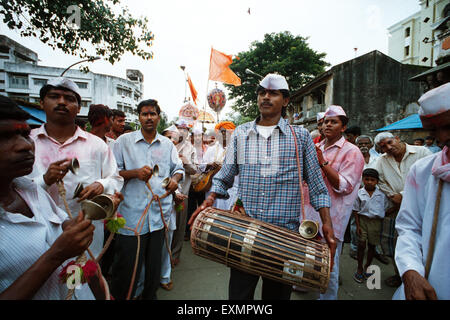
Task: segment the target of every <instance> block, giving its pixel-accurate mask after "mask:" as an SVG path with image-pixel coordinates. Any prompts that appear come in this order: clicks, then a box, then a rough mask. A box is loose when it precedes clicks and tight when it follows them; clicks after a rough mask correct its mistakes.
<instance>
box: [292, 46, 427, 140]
mask: <svg viewBox="0 0 450 320" xmlns="http://www.w3.org/2000/svg"><path fill="white" fill-rule="evenodd" d="M427 69H429V67H423V66H414V65H409V64H402V63H400V62H398V61H396V60H394V59H392V58H390V57H388V56H386V55H385V54H383V53H381V52H379V51H376V50H375V51H372V52H369V53H367V54H365V55H362V56H360V57H357V58H355V59H352V60H349V61H346V62H344V63H341V64H339V65H336V66H334V67H332V68H331V69H330V70H328V71H326V72H324V73H322V74H320V75H319V76H317V77H316V78H315V79H313V80H312V81H311V82H309V83H308V84H306V85H305V86H303V87H302V88H300V89H299V90H297V91H296V92H293V93H292V94H291V107H290V110H289V111H290V113H291V114H292V113H299V114H301V115H302V117H301V118H300V121H297V122H296V124H300V125H303V126H304V127H305V128H307V129H308V130H313V129H315V128H316V115H317V113H318V112H323V111H325V110H326V108H327V107H328V106H330V105H332V104H336V105H340V106H342V107H343V108H344V110H345V112H346V113H347V115H348V116H349V118H350V122H349V124H348V125H349V126H353V125H356V126H359V127H360V128H361V130H362V132H364V133H366V134H367V133H370V132H371V131H373V130H376V129H378V128H382V127H384V126H386V125H388V124H391V123H393V122H396V121H398V120H400V119H402V118H404V117H406V116H408V115H411V114H413V113H416V112H417V110H418V108H419V106H418V104H417V100H418V99H419V97H420V96H421V95H422V93H423V92H424V89H425V88H424V86H423V85H422V84H421V83H419V82H412V81H409V79H410V78H411V77H412V76H414V75H416V74H418V73H420V72H424V71H425V70H427Z"/></svg>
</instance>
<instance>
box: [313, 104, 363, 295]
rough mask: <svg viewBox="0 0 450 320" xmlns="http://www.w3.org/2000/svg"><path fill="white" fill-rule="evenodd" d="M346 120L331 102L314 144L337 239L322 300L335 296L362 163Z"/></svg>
mask: <svg viewBox="0 0 450 320" xmlns="http://www.w3.org/2000/svg"><path fill="white" fill-rule="evenodd" d="M348 120H349V119H348V117H347V115H346V113H345V111H344V110H343V109H342V107H341V106H335V105H332V106H330V107H329V108H328V109H327V111H326V112H325V118H324V122H323V127H322V130H323V133H324V137H325V138H324V139H323V140H322V141H321V142H320V143H319V145H318V146H317V145H316V150H317V157H318V159H319V164H320V167H321V168H322V172H323V174H324V176H325V183H326V185H327V188H328V192H329V193H330V197H331V208H330V215H331V219H332V221H333V228H334V232H335V236H336V239H337V252H336V256H335V260H334V264H335V267H334V269H333V270H332V272H331V275H330V282H329V284H328V290H327V292H326V293H325V294H321V295H320V299H321V300H336V299H337V294H338V289H339V281H338V279H339V257H340V253H341V250H342V243H343V241H344V233H345V230H346V229H347V225H348V222H349V219H350V216H351V214H352V208H353V203H354V201H355V199H356V197H357V195H358V189H359V187H360V184H361V176H362V171H363V167H364V159H363V156H362V155H361V152H360V151H359V149H358V148H357V147H356V146H355V145H354V144H352V143H350V142H348V141H347V140H346V139H345V138H344V136H343V133H344V132H345V129H346V127H347V123H348ZM307 212H308V213H310V214H311V213H312V215H311V216H310V219H311V220H317V213H316V214H314V211H310V210H308V211H307Z"/></svg>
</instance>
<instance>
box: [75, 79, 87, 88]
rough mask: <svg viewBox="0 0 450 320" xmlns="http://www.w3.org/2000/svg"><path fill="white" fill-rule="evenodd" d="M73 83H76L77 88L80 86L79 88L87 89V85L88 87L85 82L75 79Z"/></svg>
mask: <svg viewBox="0 0 450 320" xmlns="http://www.w3.org/2000/svg"><path fill="white" fill-rule="evenodd" d="M75 83H76V84H77V86H78V88H80V89H87V87H88V84H87V82H77V81H75Z"/></svg>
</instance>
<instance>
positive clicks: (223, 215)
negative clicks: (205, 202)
mask: <svg viewBox="0 0 450 320" xmlns="http://www.w3.org/2000/svg"><path fill="white" fill-rule="evenodd" d="M191 245H192V249H193V250H194V253H195V254H196V255H198V256H201V257H204V258H206V259H209V260H213V261H216V262H219V263H222V264H225V265H227V266H230V267H233V268H236V269H239V270H242V271H245V272H248V273H251V274H255V275H260V276H263V277H265V278H270V279H272V280H275V281H279V282H283V283H286V284H291V285H297V286H300V287H303V288H307V289H312V290H316V291H320V292H321V293H324V292H325V291H326V289H327V286H328V280H329V278H330V264H329V263H330V251H329V248H328V246H327V245H326V244H324V243H321V242H319V241H316V240H308V239H304V238H302V237H301V236H300V234H298V233H296V232H293V231H290V230H288V229H284V228H281V227H278V226H274V225H271V224H268V223H265V222H262V221H259V220H256V219H253V218H250V217H248V216H239V215H236V214H232V213H231V212H229V211H223V210H219V209H216V208H207V209H205V210H203V211H202V212H200V213H199V215H198V216H197V218H196V219H195V221H194V224H193V228H192V232H191Z"/></svg>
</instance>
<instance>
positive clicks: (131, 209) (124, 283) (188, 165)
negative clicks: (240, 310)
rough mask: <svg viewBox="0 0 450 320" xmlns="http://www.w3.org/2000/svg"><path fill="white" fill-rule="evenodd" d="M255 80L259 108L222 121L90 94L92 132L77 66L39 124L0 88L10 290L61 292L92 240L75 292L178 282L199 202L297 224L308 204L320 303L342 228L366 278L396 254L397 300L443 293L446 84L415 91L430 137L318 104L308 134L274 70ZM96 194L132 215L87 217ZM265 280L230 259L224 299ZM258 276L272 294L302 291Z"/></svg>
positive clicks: (448, 240) (45, 105)
mask: <svg viewBox="0 0 450 320" xmlns="http://www.w3.org/2000/svg"><path fill="white" fill-rule="evenodd" d="M255 89H256V102H257V105H258V108H259V113H260V114H259V116H258V117H257V118H256V119H255V120H254V121H251V122H248V123H245V124H243V125H240V126H238V127H236V126H235V125H234V124H233V123H232V122H229V121H223V122H220V123H218V124H217V125H216V126H215V128H214V129H213V130H207V131H206V132H205V131H202V130H199V129H198V128H194V129H192V128H190V127H189V126H188V123H187V122H185V121H183V120H178V121H176V122H175V123H174V124H173V125H171V126H169V127H168V128H165V129H164V131H163V132H162V133H161V134H160V133H158V131H157V127H158V124H159V122H160V117H161V111H162V110H161V107H160V106H159V104H158V101H156V100H153V99H148V100H143V101H141V102H140V103H139V104H138V106H137V112H138V115H139V121H140V129H138V130H132V129H131V128H127V127H126V124H125V121H126V117H125V114H124V113H123V112H121V111H118V110H111V109H110V108H108V107H107V106H105V105H102V104H94V105H91V106H90V108H89V113H88V121H89V127H90V128H89V130H87V129H86V126H85V124H84V123H81V122H79V120H78V118H77V114H78V113H79V111H80V104H81V95H80V91H79V88H78V87H77V85H76V84H75V83H74V82H72V81H71V80H69V79H67V78H56V79H52V80H50V81H49V82H48V84H46V85H45V86H44V87H42V89H41V91H40V104H41V107H42V109H43V110H44V111H45V113H46V116H47V120H46V123H45V124H44V125H42V126H40V127H38V128H35V129H33V130H31V128H30V127H29V126H28V124H27V122H26V121H27V119H28V118H29V115H28V114H27V113H26V112H25V111H23V110H22V109H21V108H19V107H18V106H17V105H16V104H15V103H14V102H13V101H12V100H10V99H8V98H6V97H3V96H0V116H1V117H0V131H1V135H0V175H2V179H1V188H2V191H3V192H1V193H0V227H1V228H0V230H1V238H0V239H1V240H0V241H1V242H0V298H1V299H65V298H67V297H68V295H67V292H68V289H69V288H68V287H69V283H68V282H67V281H66V282H64V281H63V280H62V279H66V278H64V277H61V274H63V273H64V272H67V271H66V269H67V262H68V261H71V260H74V259H75V258H76V257H79V256H80V255H81V254H82V253H83V252H85V251H86V250H88V252H89V254H92V257H91V258H92V259H93V260H94V263H95V264H96V266H97V268H96V271H95V272H93V273H92V275H91V276H90V278H89V281H87V282H86V283H83V284H81V285H80V286H78V287H77V289H75V294H74V295H73V296H70V297H71V298H72V299H105V298H109V297H112V298H114V299H152V300H154V299H157V290H158V289H159V288H163V289H165V290H171V289H172V287H173V285H174V284H173V282H172V280H171V273H172V268H173V267H175V266H176V265H177V264H178V263H179V261H180V259H181V258H182V255H181V251H182V246H183V241H184V240H186V239H187V238H189V235H190V228H191V226H192V223H193V221H194V220H195V218H196V217H197V216H198V214H199V213H200V212H201V211H202V210H204V209H205V208H207V207H211V206H212V207H216V208H219V209H223V210H232V208H234V207H235V203H237V202H238V201H239V202H240V203H241V204H242V205H241V206H240V207H242V208H243V211H244V214H246V215H248V216H249V217H251V218H254V219H258V220H261V221H263V222H265V223H270V224H273V225H276V226H280V227H283V228H286V229H289V230H292V231H294V232H298V229H299V225H300V223H301V221H302V210H303V211H304V212H305V217H306V219H309V220H313V221H316V222H318V224H319V229H320V236H319V237H318V238H317V239H318V241H322V242H324V243H326V244H327V245H328V247H329V248H330V252H331V257H332V259H331V266H330V269H331V273H330V278H329V283H328V289H327V291H326V292H325V293H322V294H320V297H319V299H321V300H336V299H337V298H338V289H339V261H340V256H341V253H342V247H343V244H344V242H346V238H349V240H350V245H351V250H350V255H351V256H352V257H354V258H355V259H356V260H357V264H356V265H355V273H354V276H353V278H354V279H355V281H357V282H360V283H361V282H363V281H365V280H366V279H368V278H369V277H370V276H371V274H370V272H368V267H369V266H370V265H371V263H372V259H373V258H376V259H379V260H380V261H382V262H383V263H388V259H387V258H386V257H390V258H392V262H393V266H394V268H393V273H394V275H393V276H392V277H390V278H389V279H387V281H386V283H387V284H388V285H389V286H392V287H399V289H398V290H397V292H396V294H395V296H394V298H400V299H405V298H406V299H435V298H439V299H449V298H450V290H449V289H448V288H449V286H448V285H449V284H450V274H449V272H448V271H447V270H448V267H449V263H448V258H447V255H446V251H445V250H446V249H447V248H448V247H449V245H450V236H448V233H445V229H444V228H445V226H446V225H448V223H449V221H450V220H449V219H450V216H449V213H450V208H449V205H450V204H449V203H450V202H449V201H448V199H450V197H449V196H448V193H449V192H450V191H449V182H450V163H449V159H450V151H449V149H448V148H449V147H450V116H449V114H450V85H449V84H447V85H442V86H440V87H438V88H435V89H433V90H431V91H429V92H427V93H425V94H424V95H423V96H422V97H421V98H420V99H419V104H420V106H421V107H420V110H419V115H420V117H421V120H422V123H423V125H424V128H426V129H428V130H430V131H431V132H432V133H433V136H430V137H427V138H426V141H427V145H426V147H425V146H419V145H410V144H407V143H406V142H404V141H401V140H400V138H399V137H396V136H394V135H393V134H392V133H389V132H383V133H380V134H378V135H376V136H375V138H374V139H372V137H371V136H370V135H369V134H365V135H362V134H361V130H360V129H359V128H358V127H355V126H353V127H349V128H347V125H348V123H349V122H350V121H351V119H349V117H348V116H347V114H346V112H345V110H344V108H343V107H342V106H337V105H331V106H329V107H328V108H327V110H326V111H325V112H323V113H319V114H318V115H317V130H315V131H313V132H311V133H310V132H308V131H307V130H306V129H305V128H303V127H302V126H298V125H291V124H290V123H289V121H288V120H287V119H286V109H287V105H288V103H289V97H290V92H289V85H288V83H287V81H286V79H285V78H284V77H283V76H281V75H278V74H268V75H267V76H266V77H265V78H264V79H263V80H261V82H260V83H259V86H258V87H257V88H255ZM88 131H89V132H88ZM435 138H436V140H437V141H438V142H439V143H440V144H441V146H442V148H443V149H442V150H441V148H440V147H438V146H436V145H434V144H433V142H434V139H435ZM429 141H431V142H429ZM261 146H263V148H261ZM267 157H270V159H268V158H267ZM73 159H77V160H78V163H79V168H77V170H76V171H75V170H73V168H72V167H71V165H72V164H73ZM207 173H213V174H211V178H212V183H211V187H210V188H209V189H208V190H202V191H198V190H197V189H195V188H194V187H193V186H196V185H197V184H198V183H199V181H201V179H205V178H207V177H208V175H207ZM80 186H81V188H80ZM80 190H81V191H80ZM102 194H109V195H115V196H117V198H118V199H120V200H121V202H120V204H119V205H118V207H117V208H116V209H117V213H120V215H121V216H123V218H124V219H125V221H126V223H125V225H124V226H122V228H121V229H119V230H118V231H117V232H112V231H111V230H109V229H108V228H106V227H105V223H104V221H103V220H92V221H91V220H89V219H85V213H84V212H83V210H82V204H83V202H84V201H85V200H92V199H93V198H95V197H96V196H99V195H102ZM446 194H447V196H445V195H446ZM240 214H242V212H240ZM366 248H368V250H367V251H368V254H367V260H366V263H365V264H364V257H365V250H366ZM77 261H78V260H77ZM86 273H87V272H86ZM86 277H87V274H86ZM259 278H260V276H258V275H254V274H249V273H247V272H245V271H243V270H240V269H238V268H235V267H230V279H229V298H230V299H232V300H252V299H254V292H255V288H256V284H257V282H258V280H259ZM262 280H263V287H262V299H290V296H291V292H292V291H293V290H302V289H301V288H298V287H295V286H294V287H293V286H292V285H288V284H284V283H281V282H279V281H274V280H272V279H269V278H266V277H264V276H262Z"/></svg>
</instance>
